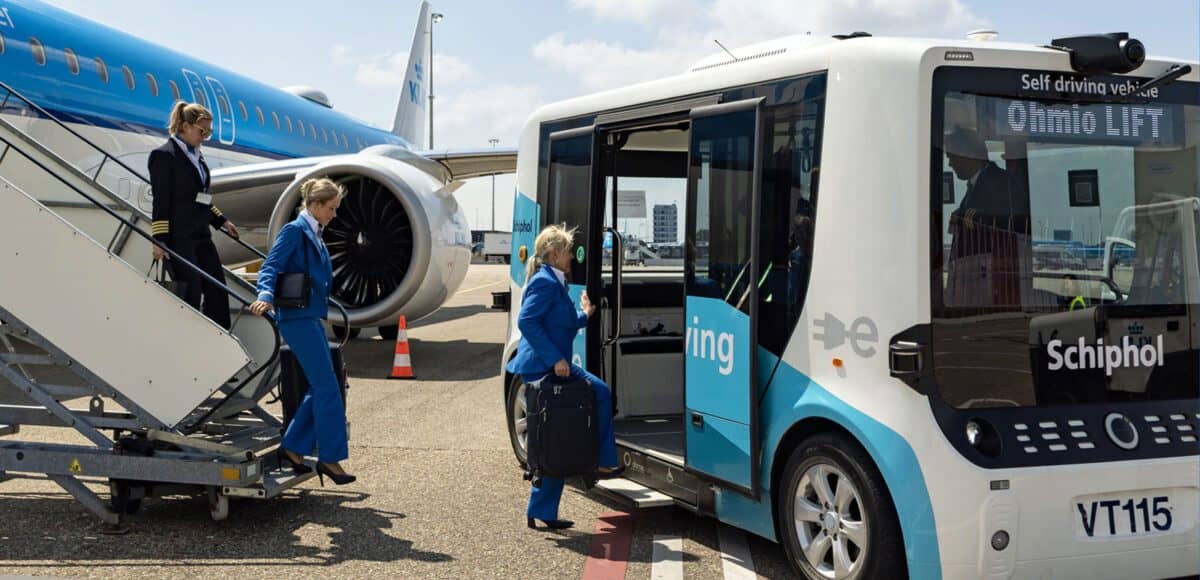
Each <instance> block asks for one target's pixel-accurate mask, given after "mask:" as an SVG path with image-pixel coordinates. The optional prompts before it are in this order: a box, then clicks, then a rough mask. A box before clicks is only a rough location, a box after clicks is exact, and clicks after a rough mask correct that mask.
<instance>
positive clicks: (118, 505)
mask: <svg viewBox="0 0 1200 580" xmlns="http://www.w3.org/2000/svg"><path fill="white" fill-rule="evenodd" d="M108 490H109V494H110V497H109V505H111V506H112V510H113V511H114V512H117V513H118V514H121V515H133V514H136V513H138V511H139V510H141V509H142V498H140V497H139V498H134V497H131V496H132V495H133V493H132V492H133V490H132V486H130V485H129V484H128V483H127V482H125V481H121V480H117V479H114V480H110V481H109V485H108Z"/></svg>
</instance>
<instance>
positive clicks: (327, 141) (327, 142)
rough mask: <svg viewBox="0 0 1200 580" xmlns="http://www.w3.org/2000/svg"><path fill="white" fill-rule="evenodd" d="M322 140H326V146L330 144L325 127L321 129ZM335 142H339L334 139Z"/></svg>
mask: <svg viewBox="0 0 1200 580" xmlns="http://www.w3.org/2000/svg"><path fill="white" fill-rule="evenodd" d="M321 138H322V139H324V140H325V144H326V145H328V144H329V133H326V132H325V127H321ZM333 140H334V141H337V137H334V139H333Z"/></svg>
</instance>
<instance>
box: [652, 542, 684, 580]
mask: <svg viewBox="0 0 1200 580" xmlns="http://www.w3.org/2000/svg"><path fill="white" fill-rule="evenodd" d="M682 579H683V538H681V537H679V536H670V535H658V534H655V536H654V550H653V552H652V553H651V556H650V580H682Z"/></svg>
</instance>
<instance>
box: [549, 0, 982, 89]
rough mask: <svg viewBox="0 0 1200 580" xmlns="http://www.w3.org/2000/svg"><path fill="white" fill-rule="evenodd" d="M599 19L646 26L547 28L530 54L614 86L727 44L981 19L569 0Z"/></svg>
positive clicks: (819, 5)
mask: <svg viewBox="0 0 1200 580" xmlns="http://www.w3.org/2000/svg"><path fill="white" fill-rule="evenodd" d="M571 4H572V5H573V6H575V7H576V8H580V9H585V10H590V11H591V12H592V13H593V15H594V16H595V17H596V18H598V19H624V20H629V21H632V22H635V23H637V24H640V25H642V26H643V27H644V28H645V29H646V33H647V44H646V46H645V47H637V48H635V47H631V46H627V45H625V44H623V43H619V42H606V41H600V40H593V39H586V38H584V39H569V38H567V37H566V35H565V34H563V33H558V34H554V35H551V36H549V37H547V38H545V39H544V40H542V41H541V42H539V43H537V44H536V45H535V46H534V47H533V56H534V57H535V58H537V59H538V60H541V61H543V62H545V63H546V64H547V65H549V66H551V67H553V68H555V69H557V70H560V71H562V72H565V73H567V74H569V75H572V76H575V77H576V78H577V80H578V81H579V83H580V85H581V88H582V89H583V90H585V91H589V92H590V91H596V90H603V89H607V88H613V87H619V86H624V85H628V84H632V83H635V82H639V81H644V80H649V79H654V78H659V77H662V76H667V75H674V74H679V73H682V72H684V71H685V70H686V69H687V68H688V67H689V66H690V65H691V64H693V63H695V62H696V61H698V60H700V59H701V58H704V57H705V56H708V55H710V54H712V53H715V52H719V51H720V48H718V47H717V46H716V45H715V43H714V42H713V41H714V40H720V41H721V43H722V44H724V45H725V46H727V47H730V48H733V49H735V52H736V47H738V46H743V45H747V44H753V43H756V42H762V41H765V40H770V39H772V38H778V37H782V36H790V35H794V34H804V33H805V32H811V33H812V34H814V35H830V34H837V33H844V32H852V31H855V30H865V31H867V32H870V33H872V34H875V35H884V34H892V35H906V36H913V35H924V36H953V37H958V36H962V34H964V33H965V32H967V31H968V30H970V29H972V28H978V27H981V26H985V25H986V24H987V21H986V20H985V19H983V18H981V17H980V16H978V15H976V14H974V13H973V12H971V10H970V9H969V8H968V7H967V6H966V5H965V4H964V3H963V1H962V0H807V1H805V2H796V1H795V0H756V1H755V2H744V1H741V0H709V1H707V2H704V3H696V2H692V3H689V4H682V3H680V2H677V1H676V0H642V1H639V0H571Z"/></svg>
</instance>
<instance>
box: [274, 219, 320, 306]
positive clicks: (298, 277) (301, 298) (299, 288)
mask: <svg viewBox="0 0 1200 580" xmlns="http://www.w3.org/2000/svg"><path fill="white" fill-rule="evenodd" d="M305 237H307V236H305ZM300 251H302V252H304V271H303V272H289V273H287V274H280V275H279V278H277V279H276V280H275V306H278V307H280V308H308V292H309V289H310V288H311V287H312V277H311V276H309V275H308V242H306V241H304V240H303V239H301V240H300Z"/></svg>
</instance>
